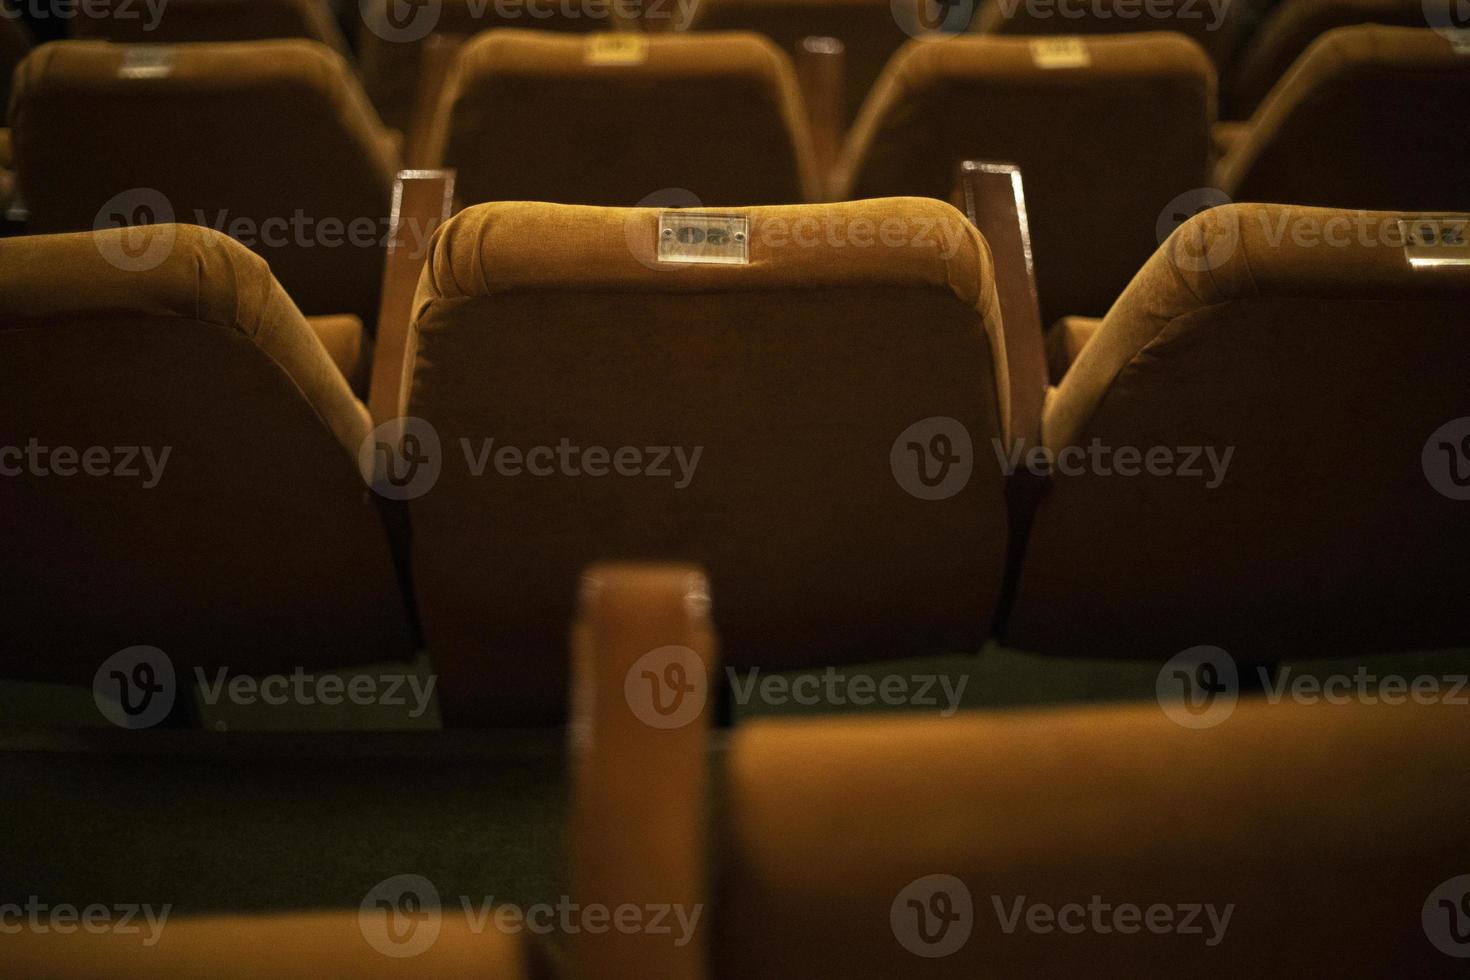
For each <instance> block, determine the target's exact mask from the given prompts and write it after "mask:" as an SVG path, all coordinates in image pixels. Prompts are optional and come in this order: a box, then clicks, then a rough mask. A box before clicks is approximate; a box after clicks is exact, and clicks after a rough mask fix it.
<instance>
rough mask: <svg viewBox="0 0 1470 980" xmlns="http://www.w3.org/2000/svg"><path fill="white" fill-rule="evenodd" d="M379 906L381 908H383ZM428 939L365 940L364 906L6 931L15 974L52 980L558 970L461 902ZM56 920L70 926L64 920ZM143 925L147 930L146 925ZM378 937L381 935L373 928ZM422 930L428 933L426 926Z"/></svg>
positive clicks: (518, 976)
mask: <svg viewBox="0 0 1470 980" xmlns="http://www.w3.org/2000/svg"><path fill="white" fill-rule="evenodd" d="M380 914H381V913H380ZM417 914H418V915H420V916H422V918H419V919H418V920H417V924H416V925H415V926H414V928H415V929H424V930H427V928H428V922H429V921H430V919H429V916H431V915H433V913H432V912H429V911H425V912H422V913H417ZM436 921H437V926H436V927H435V928H436V933H435V935H434V939H433V941H432V942H428V943H425V944H423V945H424V948H423V949H422V951H416V950H417V949H418V945H420V943H421V941H422V940H421V939H420V940H416V939H415V932H413V931H409V932H407V933H406V935H405V936H403V937H402V939H401V940H400V942H401V943H402V944H403V945H402V946H399V947H395V946H393V945H389V943H391V942H392V940H388V941H387V942H384V940H383V939H382V938H379V941H380V942H383V943H384V949H386V950H387V952H385V951H384V949H379V948H376V947H374V946H373V945H371V943H370V941H369V939H368V938H367V937H368V936H369V935H375V933H374V932H373V930H374V929H375V928H376V927H375V926H374V924H373V923H372V922H371V918H370V917H369V916H368V915H367V913H364V914H363V917H361V918H360V917H359V915H358V913H356V912H352V913H338V912H302V913H296V914H292V915H269V916H265V915H262V916H216V917H209V918H195V919H183V918H169V919H167V920H166V921H164V922H163V924H162V927H161V928H160V929H159V930H158V936H157V942H156V943H155V944H153V945H151V946H150V945H144V943H143V937H141V936H140V935H136V934H125V933H121V932H115V931H107V932H92V931H88V930H87V929H85V928H83V926H82V925H81V924H73V926H74V930H73V931H68V932H65V933H61V932H60V931H58V930H52V931H48V932H34V931H30V930H23V931H20V932H19V933H18V934H16V935H13V936H6V937H5V954H6V956H5V962H6V966H7V967H8V968H10V969H12V970H15V971H16V972H17V973H19V974H23V975H26V976H33V977H49V978H53V980H86V978H91V977H99V976H108V977H118V978H120V980H182V978H186V977H199V976H210V977H214V978H216V980H254V978H257V977H265V976H269V977H279V978H282V980H317V978H320V977H362V978H364V980H377V978H390V977H391V978H397V977H424V976H436V977H473V978H481V980H533V978H534V980H546V978H550V977H553V976H555V973H554V972H553V971H552V969H551V968H550V966H549V965H548V963H547V961H546V959H545V956H544V954H540V953H538V952H537V951H536V949H535V948H534V947H533V946H532V945H531V944H530V943H528V942H526V941H525V934H524V933H520V934H506V933H504V932H501V931H500V930H499V929H498V928H497V922H498V920H497V919H496V917H495V916H494V915H493V914H492V915H490V916H489V917H487V919H486V927H485V929H484V930H483V931H481V932H476V931H475V930H474V929H473V928H471V926H470V924H469V923H468V922H467V920H466V918H465V916H464V915H463V913H462V912H461V911H460V909H459V908H458V907H457V906H455V907H453V908H446V909H445V910H444V911H443V912H442V913H441V917H440V918H439V919H438V920H436ZM62 928H67V927H65V926H63V927H62ZM140 930H141V931H142V932H145V933H146V927H141V926H140ZM376 935H379V936H381V934H380V933H379V934H376ZM423 935H424V936H425V937H427V936H428V932H427V931H425V932H424V934H423Z"/></svg>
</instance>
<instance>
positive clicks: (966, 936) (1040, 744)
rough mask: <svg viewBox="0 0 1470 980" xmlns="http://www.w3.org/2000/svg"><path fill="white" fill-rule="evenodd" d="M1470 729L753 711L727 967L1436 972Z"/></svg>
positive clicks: (740, 798) (720, 911)
mask: <svg viewBox="0 0 1470 980" xmlns="http://www.w3.org/2000/svg"><path fill="white" fill-rule="evenodd" d="M716 601H718V596H716ZM1467 734H1470V715H1467V713H1466V712H1465V711H1464V710H1463V709H1458V708H1454V707H1447V706H1442V705H1439V706H1423V705H1401V706H1396V707H1389V706H1382V705H1380V706H1377V707H1366V706H1361V705H1359V706H1353V707H1333V706H1320V705H1319V706H1301V705H1291V704H1286V705H1280V706H1271V705H1266V704H1264V703H1257V702H1251V703H1248V702H1242V703H1241V704H1240V705H1239V706H1238V707H1237V708H1236V709H1235V712H1234V714H1233V715H1232V716H1231V717H1230V718H1229V719H1228V721H1226V722H1225V723H1224V724H1221V725H1219V726H1218V727H1215V728H1210V729H1207V730H1199V731H1196V730H1192V729H1187V728H1184V727H1181V726H1179V725H1176V724H1175V723H1174V722H1173V721H1172V720H1170V719H1169V718H1168V717H1167V716H1166V715H1165V714H1164V713H1163V712H1162V711H1160V710H1159V708H1158V706H1156V705H1147V706H1139V707H1131V706H1130V707H1092V708H1085V709H1076V708H1073V709H1067V710H1053V711H1043V712H1036V711H1026V712H1005V713H998V714H992V715H988V716H987V715H983V714H977V715H971V716H968V717H967V716H964V715H961V716H958V717H955V718H950V719H943V720H941V719H902V718H889V719H877V720H873V719H843V720H836V719H825V720H822V721H811V720H799V719H797V720H790V721H773V720H767V721H764V722H756V723H750V724H746V725H744V726H741V728H740V729H739V730H737V731H736V732H735V734H734V735H733V736H732V738H731V744H730V746H729V749H728V752H727V753H726V755H725V756H722V758H725V759H726V760H727V761H726V774H725V777H724V779H723V781H722V783H721V791H720V793H719V794H718V798H719V799H720V800H721V801H722V804H723V807H724V810H725V813H724V815H723V819H722V820H721V821H720V823H719V826H720V827H721V829H722V837H723V847H721V848H719V849H718V850H717V851H716V852H715V853H716V857H715V861H714V864H715V866H716V867H717V868H719V869H720V871H721V884H720V886H719V887H718V888H717V890H716V891H715V893H714V895H713V897H712V900H711V903H710V909H709V911H708V913H707V915H706V918H707V919H708V920H709V921H708V923H707V925H706V928H710V929H712V930H713V934H714V935H713V950H712V954H711V957H710V964H711V966H710V972H711V976H713V977H717V978H724V977H755V976H758V977H769V978H772V980H787V978H796V977H812V976H823V977H852V978H864V980H866V978H874V980H877V978H888V977H914V978H920V980H927V978H941V977H950V978H956V980H959V978H973V977H1024V978H1045V977H1059V976H1076V975H1086V976H1095V977H1117V978H1124V977H1138V976H1153V975H1157V974H1158V973H1159V972H1160V969H1161V965H1162V964H1167V972H1168V973H1170V974H1171V975H1184V976H1202V977H1232V976H1240V975H1241V974H1250V975H1251V976H1267V977H1279V978H1288V977H1296V976H1301V975H1302V974H1304V973H1312V972H1314V971H1316V970H1325V971H1327V972H1328V973H1329V975H1339V976H1365V977H1366V976H1380V975H1383V974H1399V973H1404V972H1407V973H1410V974H1414V975H1423V976H1433V975H1438V974H1440V973H1444V972H1445V971H1446V969H1447V967H1448V965H1449V964H1452V963H1454V961H1453V960H1451V959H1450V958H1449V956H1447V955H1446V953H1445V952H1441V950H1440V949H1438V948H1436V947H1435V945H1433V944H1432V942H1431V939H1430V938H1426V931H1427V930H1428V929H1429V928H1431V926H1430V922H1431V919H1430V918H1429V915H1430V912H1429V911H1424V912H1423V915H1424V917H1423V918H1422V919H1421V910H1425V909H1426V908H1427V907H1428V906H1429V902H1428V900H1430V899H1431V898H1432V897H1434V896H1433V893H1434V892H1435V889H1436V886H1437V885H1440V883H1441V882H1445V880H1446V879H1453V878H1454V877H1456V876H1458V875H1461V874H1463V872H1464V858H1463V844H1462V843H1461V842H1462V840H1463V836H1462V834H1461V833H1460V829H1459V827H1460V824H1459V823H1458V822H1457V811H1463V808H1464V806H1465V805H1466V803H1467V802H1470V799H1467V792H1470V784H1467V782H1466V781H1465V780H1464V779H1463V778H1462V776H1461V773H1463V771H1464V766H1465V765H1466V763H1467V761H1470V747H1467V743H1466V739H1465V736H1466V735H1467ZM919 828H922V832H920V830H919ZM669 836H670V837H672V836H673V835H672V834H670V835H669ZM856 855H862V858H861V859H860V860H859V859H856ZM1461 888H1462V890H1461V891H1460V893H1459V894H1463V879H1462V885H1461ZM1451 897H1452V898H1454V899H1456V900H1458V897H1459V895H1456V894H1454V893H1451ZM1445 906H1446V908H1448V906H1449V903H1448V902H1445ZM1328 909H1330V910H1331V912H1330V913H1329V914H1324V910H1328ZM1445 912H1446V909H1445V908H1439V907H1433V915H1434V917H1435V918H1434V920H1433V923H1434V924H1433V926H1432V928H1434V930H1435V934H1436V935H1438V934H1441V933H1443V935H1444V942H1445V943H1446V944H1447V943H1448V942H1449V941H1450V936H1449V930H1447V929H1445V927H1444V923H1445V921H1446V920H1445ZM1448 968H1450V969H1452V967H1448Z"/></svg>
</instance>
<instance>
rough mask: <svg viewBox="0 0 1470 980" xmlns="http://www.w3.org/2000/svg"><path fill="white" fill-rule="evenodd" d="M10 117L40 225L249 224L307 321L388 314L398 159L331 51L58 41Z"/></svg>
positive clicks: (302, 45)
mask: <svg viewBox="0 0 1470 980" xmlns="http://www.w3.org/2000/svg"><path fill="white" fill-rule="evenodd" d="M11 108H12V112H13V119H12V124H13V126H14V132H15V154H16V160H17V167H18V176H19V180H20V184H21V188H22V191H23V193H24V194H25V198H26V201H27V204H28V205H29V206H30V221H31V224H30V228H31V230H32V231H34V232H59V231H80V230H85V229H91V228H94V227H113V226H116V225H119V224H121V223H123V222H124V221H136V220H139V218H140V216H141V215H140V212H143V213H144V214H147V213H149V212H151V213H152V220H154V221H167V220H170V218H169V215H168V214H167V213H164V214H159V213H158V212H159V211H160V210H163V209H166V211H171V212H172V217H173V218H174V219H176V220H179V221H186V222H190V223H194V224H204V225H209V226H211V227H218V228H220V229H221V230H225V231H227V232H231V233H232V234H234V233H236V231H237V230H239V229H243V232H242V233H243V235H244V236H245V237H246V238H247V241H248V243H249V244H250V245H251V246H252V247H253V248H254V249H255V251H257V252H259V253H260V254H261V255H262V256H264V257H265V258H266V259H267V260H269V262H270V265H271V269H272V271H273V272H274V273H275V275H276V278H277V279H279V280H280V281H281V284H282V285H283V286H285V287H286V290H287V292H288V293H290V295H291V297H292V299H293V300H295V302H296V303H297V304H298V305H299V306H300V307H301V309H302V310H303V311H304V312H306V313H308V314H312V315H317V314H324V315H325V314H340V313H350V314H353V315H355V316H357V317H358V318H359V319H361V320H362V321H363V322H364V323H368V324H371V323H373V321H374V319H375V318H376V316H377V308H378V294H379V291H380V288H381V285H380V280H381V278H382V270H383V255H384V252H383V247H382V242H383V240H384V239H385V237H386V236H387V233H388V227H387V222H388V213H389V207H390V204H391V199H392V193H393V179H394V175H395V174H396V173H397V171H398V167H399V160H398V154H397V151H396V150H395V148H394V147H393V145H392V142H391V140H390V139H389V137H388V135H387V133H386V132H385V131H384V130H383V128H382V126H381V124H380V123H379V121H378V119H377V116H376V115H375V114H374V112H373V110H372V107H371V106H370V105H369V104H368V102H367V98H366V97H365V96H364V95H363V94H362V90H361V89H360V87H359V86H358V85H357V82H356V80H355V78H354V77H353V75H352V73H351V71H350V70H349V69H348V68H347V65H346V63H345V62H344V61H343V60H342V58H341V57H340V56H339V55H336V54H334V53H332V52H331V51H329V50H328V49H326V48H325V47H323V46H321V45H320V44H317V43H314V42H311V41H299V40H286V41H253V42H245V43H240V44H205V45H196V44H181V45H177V46H167V47H152V48H131V47H127V46H123V45H114V44H106V43H103V42H100V41H70V42H57V43H54V44H47V45H43V46H42V47H40V48H38V49H36V51H35V52H34V53H32V54H31V56H30V57H29V58H27V59H26V61H25V63H24V64H22V65H21V67H20V70H19V72H18V73H17V75H16V92H15V97H14V101H13V104H12V107H11ZM78 160H86V161H88V165H87V166H85V167H82V166H78V165H77V161H78ZM117 195H122V196H121V197H118V196H117ZM237 222H240V224H238V225H237V224H236V223H237Z"/></svg>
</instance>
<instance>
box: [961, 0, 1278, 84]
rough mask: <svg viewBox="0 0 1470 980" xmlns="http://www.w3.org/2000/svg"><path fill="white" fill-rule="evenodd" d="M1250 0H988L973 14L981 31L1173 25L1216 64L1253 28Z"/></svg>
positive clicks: (1110, 30) (1038, 33) (1101, 30)
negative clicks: (1141, 0)
mask: <svg viewBox="0 0 1470 980" xmlns="http://www.w3.org/2000/svg"><path fill="white" fill-rule="evenodd" d="M1250 18H1251V12H1250V0H1209V2H1207V0H1199V2H1197V3H1191V2H1188V0H1176V2H1173V3H1161V4H1144V3H1137V2H1133V0H1086V2H1082V0H1057V2H1056V3H1045V2H1035V0H1032V2H1025V0H987V2H986V3H985V4H984V5H983V6H982V7H981V8H980V13H979V15H978V16H977V17H976V19H975V29H976V30H977V31H979V32H980V33H981V34H1005V35H1025V36H1028V37H1056V36H1064V37H1066V36H1072V35H1085V36H1090V37H1091V36H1096V35H1099V34H1130V33H1139V32H1153V31H1171V32H1173V33H1177V34H1183V35H1185V36H1186V37H1188V38H1189V39H1190V40H1192V41H1194V42H1195V43H1196V44H1198V45H1199V46H1200V47H1201V48H1203V49H1204V51H1205V53H1206V54H1207V55H1208V56H1209V59H1210V62H1211V63H1212V64H1213V65H1214V66H1215V68H1216V70H1217V71H1218V70H1223V69H1224V68H1225V67H1226V66H1228V65H1229V63H1230V58H1231V55H1232V53H1233V52H1234V51H1235V49H1236V47H1237V46H1238V45H1239V44H1240V43H1241V42H1242V41H1243V40H1244V35H1245V34H1246V33H1247V32H1248V31H1249V22H1250Z"/></svg>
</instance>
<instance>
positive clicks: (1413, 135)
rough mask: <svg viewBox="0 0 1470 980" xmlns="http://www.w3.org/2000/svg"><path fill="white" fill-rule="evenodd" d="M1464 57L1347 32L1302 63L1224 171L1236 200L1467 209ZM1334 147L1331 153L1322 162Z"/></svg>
mask: <svg viewBox="0 0 1470 980" xmlns="http://www.w3.org/2000/svg"><path fill="white" fill-rule="evenodd" d="M1467 99H1470V55H1467V54H1466V53H1464V52H1457V51H1456V49H1455V47H1454V46H1453V45H1451V44H1450V42H1449V40H1448V39H1447V38H1445V37H1443V36H1442V35H1440V34H1438V33H1436V32H1434V31H1432V30H1429V29H1428V28H1424V29H1422V30H1414V29H1411V28H1406V27H1373V26H1360V27H1342V28H1338V29H1337V30H1335V31H1330V32H1329V33H1327V34H1326V35H1324V36H1323V37H1322V38H1321V39H1320V40H1318V41H1317V42H1316V43H1315V44H1313V45H1312V46H1311V47H1310V48H1309V49H1308V50H1307V53H1306V54H1304V55H1302V57H1301V59H1300V60H1299V61H1298V62H1297V63H1296V67H1294V68H1293V69H1292V70H1291V72H1290V73H1288V74H1287V76H1286V77H1285V78H1283V79H1282V80H1281V82H1280V84H1278V85H1277V86H1276V88H1275V89H1274V90H1273V91H1272V92H1271V94H1270V96H1269V97H1267V99H1266V101H1265V102H1263V103H1262V104H1261V108H1260V109H1259V110H1258V111H1257V112H1256V114H1255V116H1254V117H1253V118H1252V120H1251V131H1250V133H1249V135H1248V136H1247V137H1246V138H1245V139H1244V140H1243V141H1242V142H1241V143H1240V144H1239V145H1238V146H1237V147H1236V150H1235V152H1234V153H1232V154H1231V155H1230V156H1229V157H1227V158H1226V159H1225V160H1224V161H1222V163H1221V166H1220V187H1221V188H1222V189H1224V190H1225V191H1226V193H1228V194H1229V195H1230V196H1231V197H1232V198H1234V199H1235V200H1237V201H1259V202H1279V203H1283V204H1311V205H1321V206H1324V207H1342V208H1370V209H1372V208H1378V209H1385V208H1392V209H1404V210H1411V211H1413V210H1423V211H1428V210H1441V209H1443V210H1470V173H1467V168H1466V167H1465V160H1466V159H1470V127H1467V126H1460V125H1446V124H1445V120H1448V119H1457V118H1460V116H1461V114H1462V113H1463V111H1464V107H1465V105H1466V100H1467ZM1328 148H1330V152H1328Z"/></svg>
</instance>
